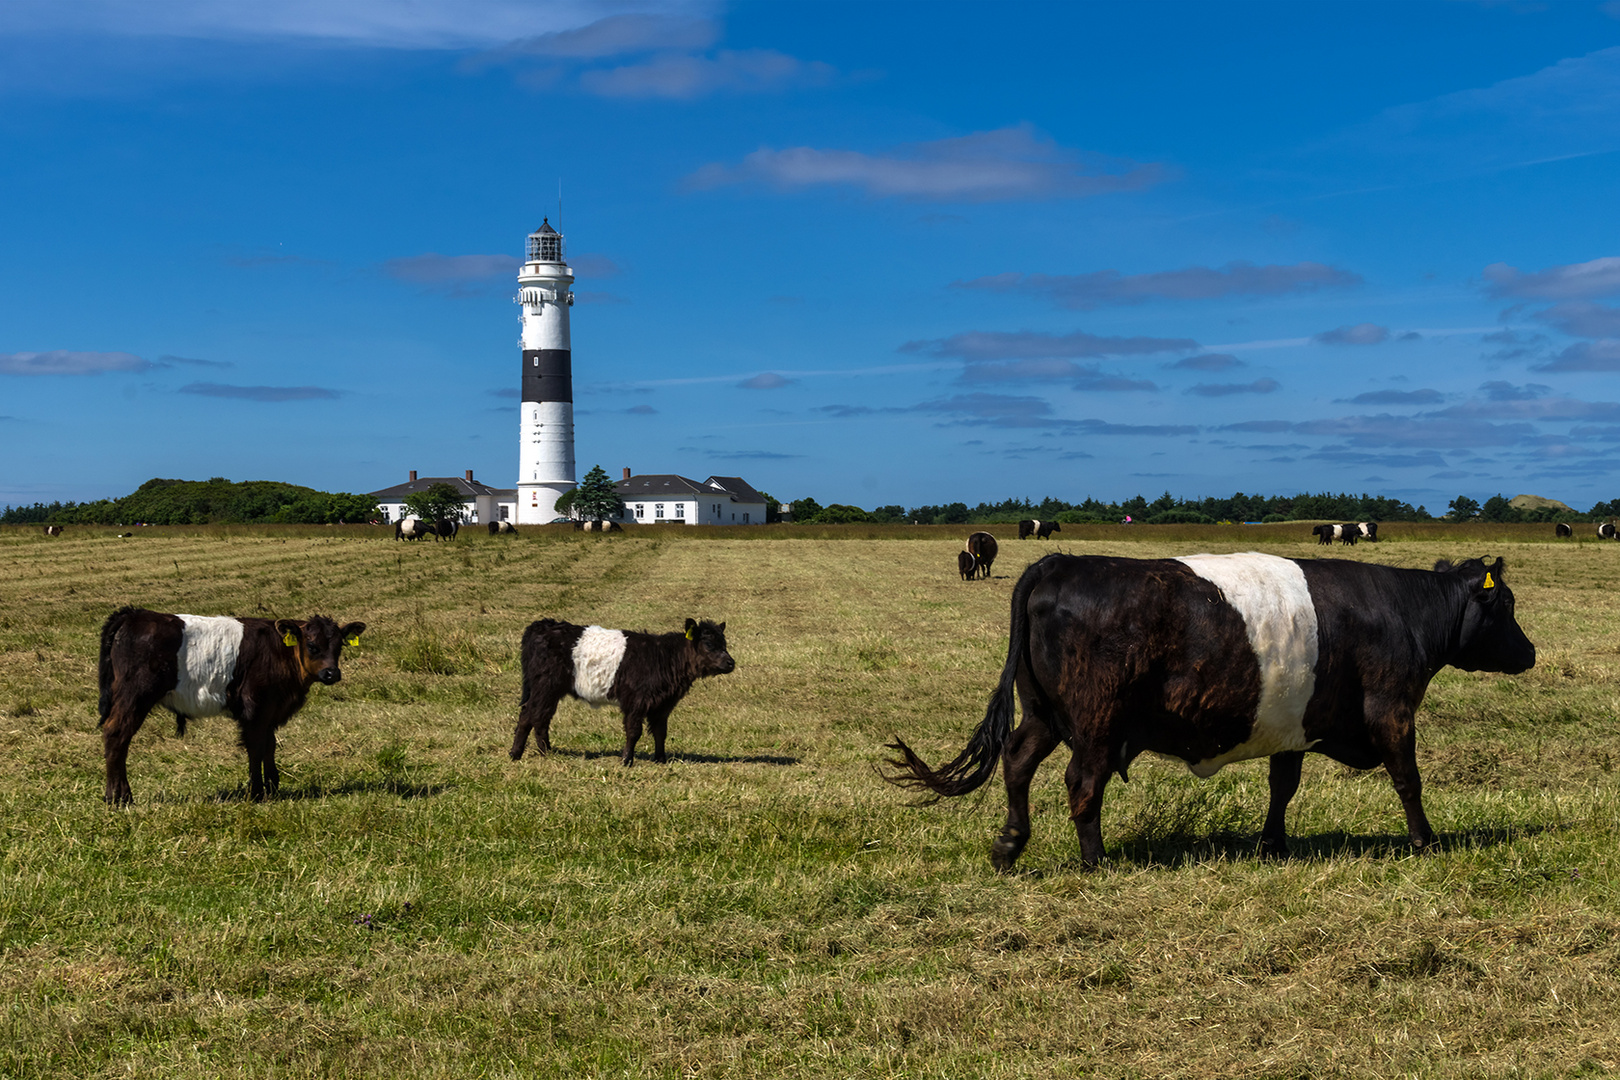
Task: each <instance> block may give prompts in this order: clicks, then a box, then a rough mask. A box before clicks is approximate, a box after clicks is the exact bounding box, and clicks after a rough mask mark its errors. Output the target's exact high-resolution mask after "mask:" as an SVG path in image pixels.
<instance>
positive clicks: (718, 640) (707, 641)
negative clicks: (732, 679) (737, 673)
mask: <svg viewBox="0 0 1620 1080" xmlns="http://www.w3.org/2000/svg"><path fill="white" fill-rule="evenodd" d="M686 640H687V641H689V642H691V643H692V644H691V646H690V647H691V650H692V655H693V657H694V658H695V661H696V667H697V672H698V675H700V676H707V675H726V674H729V673H730V672H731V671H733V670H734V669H735V668H736V667H737V661H735V660H733V659H732V658H731V654H730V653H729V652H727V651H726V624H725V623H712V622H710V621H709V620H708V619H704V620H703V621H702V622H698V621H697V620H696V619H687V620H686Z"/></svg>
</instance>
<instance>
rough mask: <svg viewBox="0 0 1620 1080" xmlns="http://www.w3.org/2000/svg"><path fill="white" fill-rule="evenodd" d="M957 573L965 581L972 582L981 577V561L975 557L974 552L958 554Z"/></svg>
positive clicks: (959, 552) (960, 552)
mask: <svg viewBox="0 0 1620 1080" xmlns="http://www.w3.org/2000/svg"><path fill="white" fill-rule="evenodd" d="M956 572H957V573H958V574H960V575H962V580H963V581H972V580H973V579H974V578H976V577H978V576H979V560H978V559H976V558H974V557H973V552H971V551H958V552H957V553H956Z"/></svg>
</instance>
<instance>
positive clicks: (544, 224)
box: [529, 218, 562, 236]
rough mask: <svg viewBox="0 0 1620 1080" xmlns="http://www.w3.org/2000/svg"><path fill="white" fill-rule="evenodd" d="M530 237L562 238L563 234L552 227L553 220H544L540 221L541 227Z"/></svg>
mask: <svg viewBox="0 0 1620 1080" xmlns="http://www.w3.org/2000/svg"><path fill="white" fill-rule="evenodd" d="M529 235H530V236H560V235H562V234H561V233H559V232H558V231H557V230H556V229H553V228H552V227H551V219H550V218H542V219H541V220H540V227H539V228H538V229H536V230H534V232H532V233H530V234H529Z"/></svg>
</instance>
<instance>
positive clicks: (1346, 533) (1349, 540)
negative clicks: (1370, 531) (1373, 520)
mask: <svg viewBox="0 0 1620 1080" xmlns="http://www.w3.org/2000/svg"><path fill="white" fill-rule="evenodd" d="M1333 527H1334V529H1336V530H1338V531H1337V532H1336V533H1335V534H1334V535H1335V536H1337V538H1338V541H1339V543H1341V544H1343V545H1344V546H1345V547H1355V546H1356V541H1357V540H1360V539H1361V525H1360V523H1358V522H1354V521H1347V522H1345V523H1344V524H1343V525H1335V526H1333Z"/></svg>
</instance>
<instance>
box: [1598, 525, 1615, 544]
mask: <svg viewBox="0 0 1620 1080" xmlns="http://www.w3.org/2000/svg"><path fill="white" fill-rule="evenodd" d="M1597 534H1598V539H1599V540H1613V539H1614V538H1615V532H1614V522H1612V521H1603V522H1599V523H1598V527H1597Z"/></svg>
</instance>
